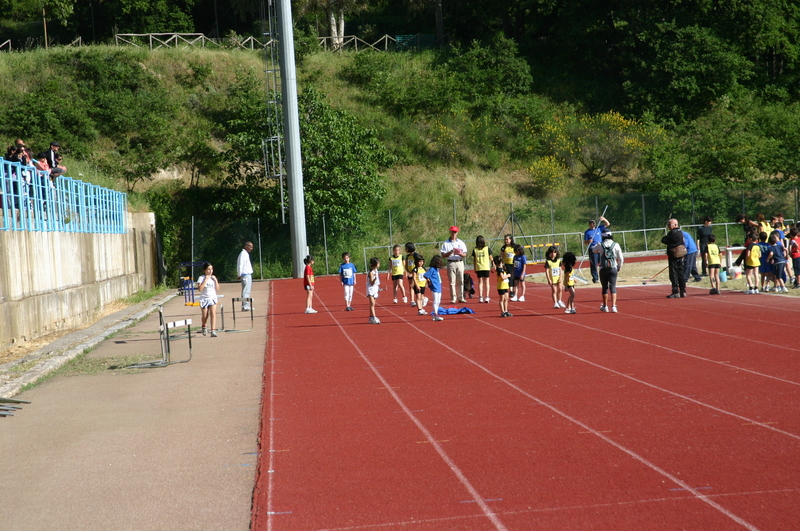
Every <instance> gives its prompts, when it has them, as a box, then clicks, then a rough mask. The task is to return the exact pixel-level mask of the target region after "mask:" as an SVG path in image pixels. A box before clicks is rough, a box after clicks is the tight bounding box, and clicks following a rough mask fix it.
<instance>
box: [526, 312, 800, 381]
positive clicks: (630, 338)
mask: <svg viewBox="0 0 800 531" xmlns="http://www.w3.org/2000/svg"><path fill="white" fill-rule="evenodd" d="M632 302H640V303H645V304H652V305H654V306H658V307H662V306H663V305H661V304H657V303H653V302H651V301H643V300H636V301H632ZM520 310H521V311H524V312H526V313H533V315H537V316H540V317H547V318H549V319H556V320H557V321H559V322H562V323H567V324H571V325H575V326H580V327H583V328H588V329H590V330H592V331H598V332H603V333H606V334H609V335H612V336H615V337H619V338H623V339H627V340H630V341H635V342H637V343H642V344H644V345H648V346H653V347H657V348H659V349H662V350H666V351H667V352H672V353H673V354H679V355H681V356H686V357H689V358H694V359H697V360H701V361H707V362H709V363H714V364H717V365H721V366H723V367H726V368H728V369H736V370H740V371H742V372H747V373H750V374H753V375H756V376H761V377H763V378H768V379H771V380H776V381H779V382H783V383H787V384H791V385H800V382H795V381H794V380H787V379H785V378H781V377H779V376H773V375H771V374H766V373H763V372H758V371H755V370H752V369H747V368H744V367H740V366H738V365H732V364H730V363H727V362H724V361H717V360H712V359H710V358H705V357H703V356H698V355H696V354H690V353H688V352H684V351H682V350H676V349H673V348H670V347H666V346H664V345H659V344H658V343H651V342H649V341H645V340H643V339H637V338H634V337H630V336H626V335H622V334H618V333H615V332H611V331H609V330H605V329H596V328H592V327H590V326H586V325H582V324H580V323H576V322H575V321H574V320H572V319H569V318H565V317H561V316H559V315H550V314H546V313H537V312H535V311H534V310H531V309H528V308H522V307H520ZM692 311H693V312H694V311H695V309H692ZM697 311H701V310H697ZM598 313H599V312H598ZM707 313H713V312H707ZM715 315H717V314H715ZM717 316H718V315H717ZM620 317H633V318H636V319H644V320H645V321H651V322H654V323H657V324H659V325H671V326H676V327H682V328H687V329H689V330H696V331H701V332H703V333H707V334H717V335H721V336H725V337H730V338H732V339H736V340H744V341H752V342H754V343H756V344H758V345H762V346H763V344H764V341H763V339H762V340H760V341H757V340H755V339H751V338H746V337H742V338H740V337H738V336H731V335H728V334H723V333H722V332H714V331H709V330H704V329H701V328H694V327H691V326H687V325H683V324H677V323H670V322H669V321H659V320H658V319H651V318H649V317H642V316H640V315H632V314H621V315H620ZM750 322H752V320H751V321H750ZM770 324H774V323H770ZM770 347H778V348H784V349H786V350H789V351H791V352H800V349H794V348H791V347H782V346H780V345H770Z"/></svg>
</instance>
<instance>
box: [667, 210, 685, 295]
mask: <svg viewBox="0 0 800 531" xmlns="http://www.w3.org/2000/svg"><path fill="white" fill-rule="evenodd" d="M667 230H668V231H669V232H667V234H666V236H664V237H663V238H661V243H663V244H665V245H666V246H667V263H668V264H669V281H670V283H672V294H670V295H667V298H668V299H677V298H678V297H685V296H686V278H685V277H684V276H683V262H684V260H683V257H684V256H686V246H685V245H684V244H683V231H682V230H681V229H680V226H679V225H678V220H677V219H675V218H672V219H670V220H669V221H668V222H667Z"/></svg>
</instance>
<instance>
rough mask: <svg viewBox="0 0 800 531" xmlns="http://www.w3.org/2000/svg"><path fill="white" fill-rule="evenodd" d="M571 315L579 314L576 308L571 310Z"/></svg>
mask: <svg viewBox="0 0 800 531" xmlns="http://www.w3.org/2000/svg"><path fill="white" fill-rule="evenodd" d="M569 313H578V310H576V309H575V308H573V309H571V310H570V311H569Z"/></svg>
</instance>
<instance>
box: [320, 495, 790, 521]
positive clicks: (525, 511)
mask: <svg viewBox="0 0 800 531" xmlns="http://www.w3.org/2000/svg"><path fill="white" fill-rule="evenodd" d="M797 492H798V489H781V490H761V491H751V492H729V493H724V494H712V495H709V498H725V497H732V496H754V495H762V494H768V495H772V494H786V493H797ZM680 500H694V496H678V497H675V498H649V499H643V500H628V501H620V502H612V503H592V504H587V505H565V506H562V507H541V508H537V509H523V510H518V511H501V512H500V513H498V514H500V515H501V516H502V515H512V516H513V515H521V514H536V513H547V512H560V511H576V510H577V511H580V510H585V509H601V508H607V507H623V506H626V505H645V504H655V503H672V502H675V501H680ZM477 517H478V515H469V516H453V517H450V518H426V519H420V520H405V521H399V522H384V523H380V524H364V525H354V526H347V527H327V528H324V529H317V530H315V531H355V530H358V529H379V528H385V527H404V526H407V525H414V524H428V523H435V522H449V521H452V520H467V519H472V518H477Z"/></svg>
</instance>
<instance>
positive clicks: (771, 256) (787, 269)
mask: <svg viewBox="0 0 800 531" xmlns="http://www.w3.org/2000/svg"><path fill="white" fill-rule="evenodd" d="M737 221H740V220H739V219H737ZM740 222H742V223H743V224H744V228H745V243H744V245H745V251H744V252H743V253H742V255H741V256H740V257H739V259H738V260H737V261H736V265H738V264H740V263H741V262H742V261H743V262H744V269H745V279H746V281H747V290H746V291H745V293H748V294H757V293H761V292H762V291H763V292H768V291H774V292H775V293H788V292H789V289H788V288H787V286H786V284H787V283H788V282H790V281H791V280H792V279H793V280H794V282H793V287H794V288H800V234H798V229H797V227H792V228H791V229H789V230H788V232H787V227H785V226H784V225H783V222H782V220H781V219H780V218H779V217H778V216H773V218H772V220H771V221H770V222H769V223H767V222H766V221H764V220H763V216H762V217H761V219H759V220H758V221H755V222H753V221H750V220H748V219H747V218H746V217H744V218H743V220H741V221H740ZM770 283H772V284H773V288H772V289H770V287H769V284H770Z"/></svg>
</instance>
